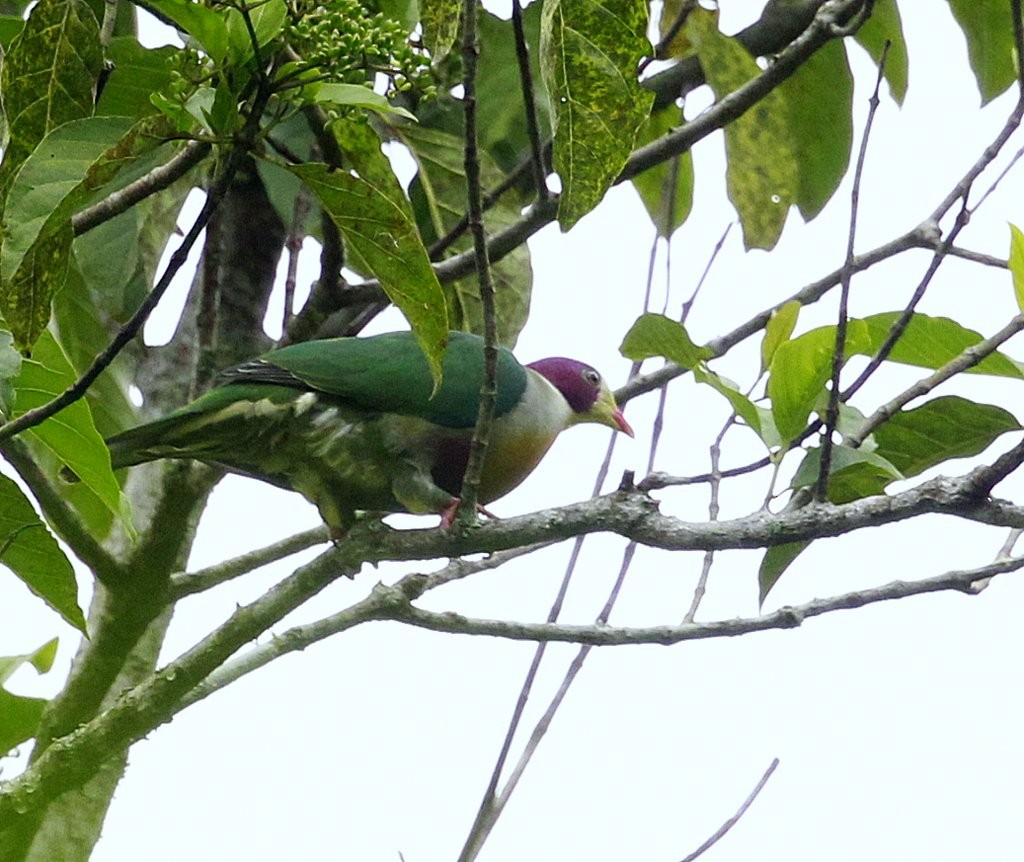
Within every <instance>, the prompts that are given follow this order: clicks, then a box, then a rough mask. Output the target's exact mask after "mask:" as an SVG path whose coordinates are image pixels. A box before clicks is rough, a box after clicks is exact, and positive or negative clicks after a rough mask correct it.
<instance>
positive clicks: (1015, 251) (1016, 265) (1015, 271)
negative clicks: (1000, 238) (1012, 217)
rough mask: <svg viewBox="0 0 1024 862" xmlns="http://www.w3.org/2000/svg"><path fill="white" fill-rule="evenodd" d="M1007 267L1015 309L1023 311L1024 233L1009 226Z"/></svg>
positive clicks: (1014, 226) (1013, 226)
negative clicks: (1011, 279) (1011, 278)
mask: <svg viewBox="0 0 1024 862" xmlns="http://www.w3.org/2000/svg"><path fill="white" fill-rule="evenodd" d="M1009 265H1010V275H1011V276H1012V277H1013V295H1014V298H1015V299H1016V300H1017V308H1019V309H1020V310H1021V311H1024V233H1021V230H1020V228H1019V227H1017V226H1016V225H1010V258H1009Z"/></svg>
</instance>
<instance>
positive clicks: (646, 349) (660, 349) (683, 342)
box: [619, 313, 711, 368]
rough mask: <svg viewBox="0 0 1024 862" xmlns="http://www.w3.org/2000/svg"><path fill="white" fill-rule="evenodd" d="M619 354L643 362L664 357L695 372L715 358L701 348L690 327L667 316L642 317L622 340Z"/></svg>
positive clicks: (705, 349)
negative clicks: (654, 357)
mask: <svg viewBox="0 0 1024 862" xmlns="http://www.w3.org/2000/svg"><path fill="white" fill-rule="evenodd" d="M619 352H620V353H621V354H622V355H623V356H625V357H626V358H627V359H632V360H634V361H635V362H641V361H643V360H644V359H650V358H651V357H653V356H661V357H664V358H665V359H667V360H668V361H669V362H674V363H675V364H676V365H678V366H680V367H681V368H693V367H694V366H696V365H697V363H698V362H701V361H702V360H704V359H710V358H711V351H710V350H708V348H706V347H698V346H697V345H696V344H694V342H693V339H692V338H690V335H689V333H688V332H687V331H686V327H684V326H683V324H681V323H680V322H679V321H678V320H672V318H670V317H666V316H665V315H664V314H652V313H647V314H642V315H640V317H638V318H637V319H636V322H635V323H634V324H633V325H632V326H631V327H630V329H629V332H627V333H626V337H625V338H623V340H622V345H621V346H620V347H619Z"/></svg>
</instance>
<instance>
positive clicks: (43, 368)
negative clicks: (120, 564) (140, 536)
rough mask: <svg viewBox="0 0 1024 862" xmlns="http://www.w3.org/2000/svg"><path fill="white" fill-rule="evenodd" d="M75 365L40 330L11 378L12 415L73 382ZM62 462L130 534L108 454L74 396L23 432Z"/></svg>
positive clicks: (127, 514) (123, 500) (125, 502)
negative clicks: (36, 338)
mask: <svg viewBox="0 0 1024 862" xmlns="http://www.w3.org/2000/svg"><path fill="white" fill-rule="evenodd" d="M76 378H77V375H76V374H75V370H74V368H73V367H72V366H71V363H70V362H69V361H68V358H67V357H66V356H65V355H64V352H63V351H62V350H61V348H60V345H59V344H57V341H56V339H54V337H53V336H52V335H51V334H50V333H49V331H47V330H44V331H43V333H42V335H41V336H40V337H39V340H38V341H37V342H36V347H35V350H34V351H33V354H32V359H26V360H25V362H24V363H23V364H22V370H21V374H20V375H18V377H17V378H16V379H15V381H14V383H15V390H16V397H15V402H14V407H15V415H16V416H20V415H21V414H22V413H26V412H28V411H29V410H32V409H35V408H36V407H41V406H42V405H43V404H46V403H47V402H48V401H50V400H52V399H53V398H55V397H56V396H57V395H60V394H61V393H62V392H64V390H65V389H67V388H68V387H69V386H70V385H71V384H72V383H74V381H75V380H76ZM26 433H27V434H29V435H30V436H31V437H32V438H34V439H35V440H37V441H38V442H39V443H40V444H41V445H43V446H45V447H46V448H47V449H49V450H50V451H51V452H52V453H53V454H54V455H55V456H56V457H57V458H58V459H59V460H60V461H61V463H62V464H66V465H67V466H68V467H69V468H70V469H71V470H72V471H73V472H74V473H75V475H77V476H78V478H79V479H81V481H82V483H83V484H84V485H86V486H87V487H88V488H89V489H90V490H91V491H92V492H93V493H95V494H96V496H97V497H98V498H99V499H100V500H101V501H102V502H103V504H104V505H105V506H106V507H107V508H108V509H109V510H110V511H111V512H112V513H113V514H114V515H116V516H118V517H119V518H120V519H121V522H122V524H123V525H124V527H125V530H126V531H127V532H128V533H129V535H134V530H133V527H132V523H131V513H130V511H129V506H128V500H127V498H126V497H125V496H124V495H123V494H122V493H121V486H120V485H118V483H117V479H115V478H114V473H113V471H112V470H111V468H110V452H109V451H108V450H107V446H106V444H105V443H104V442H103V438H102V437H101V436H100V435H99V433H98V432H97V431H96V426H95V425H94V424H93V419H92V414H91V412H90V410H89V405H88V403H87V402H86V401H83V400H79V401H76V402H74V403H73V404H70V405H69V406H67V407H65V408H64V409H63V410H61V411H60V412H59V413H57V414H56V415H55V416H51V417H50V418H49V419H47V420H46V421H45V422H43V423H41V424H40V425H37V426H35V427H34V428H31V429H29V431H27V432H26Z"/></svg>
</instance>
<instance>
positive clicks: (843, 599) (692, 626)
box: [394, 557, 1024, 646]
mask: <svg viewBox="0 0 1024 862" xmlns="http://www.w3.org/2000/svg"><path fill="white" fill-rule="evenodd" d="M1020 568H1024V557H1014V558H1013V559H1010V560H1002V561H999V562H995V563H990V564H989V565H987V566H981V567H979V568H977V569H966V570H961V571H951V572H946V573H945V574H942V575H936V576H935V577H931V578H925V579H923V580H920V581H891V582H889V583H888V584H884V585H883V586H880V587H875V588H872V589H867V590H858V591H856V592H852V593H844V594H842V595H839V596H834V597H832V598H828V599H814V600H813V601H810V602H806V603H805V604H802V605H787V606H786V607H783V608H779V609H778V610H777V611H773V612H772V613H769V614H762V615H760V616H756V617H740V618H738V619H730V620H719V621H716V622H710V623H683V624H682V625H674V626H645V627H637V628H633V627H626V626H608V625H566V624H563V623H519V622H509V621H506V620H487V619H474V618H472V617H464V616H462V615H461V614H456V613H451V612H440V613H439V612H436V611H426V610H423V609H421V608H418V607H416V606H415V605H412V604H408V605H406V606H405V607H404V608H403V609H401V610H400V611H397V610H396V616H395V617H394V618H395V619H396V620H397V621H399V622H403V623H408V624H409V625H413V626H417V627H418V628H424V629H430V630H431V631H437V632H445V633H448V634H464V635H485V636H487V637H498V638H505V639H507V640H529V641H544V642H552V641H557V642H564V643H576V644H587V645H590V646H637V645H642V644H660V645H662V646H670V645H673V644H678V643H683V642H684V641H693V640H709V639H711V638H723V637H738V636H740V635H746V634H752V633H753V632H763V631H772V630H775V629H793V628H798V627H799V626H801V625H803V623H804V621H805V620H809V619H811V618H812V617H817V616H821V615H823V614H829V613H833V612H835V611H842V610H853V609H855V608H862V607H866V606H867V605H873V604H878V603H880V602H889V601H893V600H895V599H905V598H909V597H910V596H919V595H924V594H926V593H937V592H948V591H951V590H952V591H956V592H961V593H966V594H968V595H975V594H976V593H978V592H979V590H977V589H975V586H974V585H975V584H976V583H978V582H979V581H984V580H988V579H990V578H993V577H995V576H996V575H1000V574H1004V573H1006V572H1015V571H1017V570H1018V569H1020Z"/></svg>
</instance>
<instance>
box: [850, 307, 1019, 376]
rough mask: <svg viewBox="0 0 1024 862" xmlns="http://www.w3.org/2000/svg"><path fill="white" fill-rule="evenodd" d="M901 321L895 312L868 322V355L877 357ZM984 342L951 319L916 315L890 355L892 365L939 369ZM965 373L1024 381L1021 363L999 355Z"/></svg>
mask: <svg viewBox="0 0 1024 862" xmlns="http://www.w3.org/2000/svg"><path fill="white" fill-rule="evenodd" d="M899 317H900V312H896V311H892V312H887V313H884V314H874V315H872V316H870V317H866V318H864V323H865V325H866V326H867V331H868V340H867V342H866V343H865V345H864V347H865V348H866V352H865V355H870V354H872V353H874V352H875V351H877V350H878V349H879V348H880V347H881V346H882V342H883V341H884V340H885V337H886V336H887V335H888V333H889V330H890V329H891V328H892V325H893V323H895V322H896V320H897V319H898V318H899ZM983 340H984V338H983V337H982V335H981V334H980V333H978V332H975V331H974V330H973V329H968V328H967V327H965V326H961V325H960V324H959V323H957V322H956V321H955V320H950V319H949V318H948V317H929V316H928V315H926V314H915V315H914V316H913V317H912V318H911V319H910V323H909V325H908V326H907V328H906V330H905V331H904V333H903V335H902V337H901V338H900V339H899V341H897V342H896V346H895V347H894V348H893V351H892V353H891V354H890V355H889V361H891V362H900V363H903V364H904V365H916V366H918V367H921V368H939V367H940V366H942V365H945V364H946V363H947V362H949V361H950V360H951V359H955V358H956V357H957V356H958V355H959V354H961V353H963V352H964V350H966V349H967V348H968V347H971V346H972V345H975V344H977V343H978V342H979V341H983ZM965 373H967V374H990V375H993V376H996V377H1014V378H1017V379H1024V369H1022V367H1021V365H1020V363H1018V362H1015V361H1014V360H1012V359H1010V358H1009V357H1008V356H1006V355H1005V354H1003V353H999V352H996V353H992V354H989V355H988V356H986V357H985V358H984V359H983V360H981V362H979V363H978V364H977V365H974V366H972V367H971V368H968V369H967V371H966V372H965Z"/></svg>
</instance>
